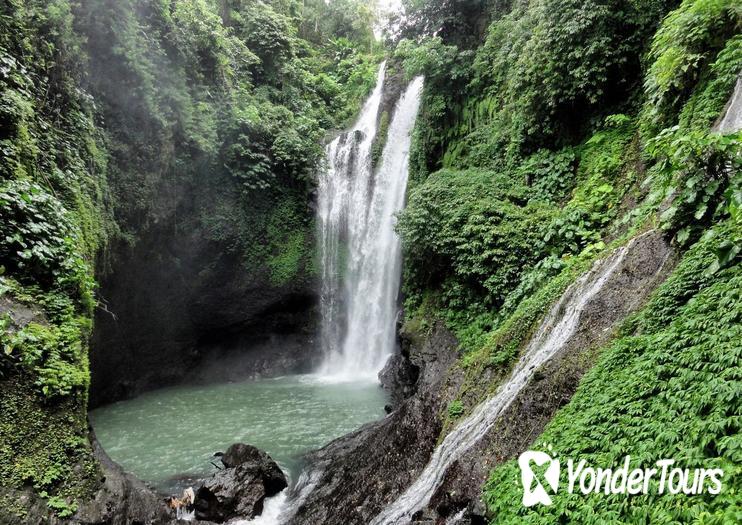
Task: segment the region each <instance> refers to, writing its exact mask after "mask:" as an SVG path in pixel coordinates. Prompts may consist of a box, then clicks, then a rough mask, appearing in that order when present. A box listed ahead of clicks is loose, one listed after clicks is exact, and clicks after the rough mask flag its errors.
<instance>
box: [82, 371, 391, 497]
mask: <svg viewBox="0 0 742 525" xmlns="http://www.w3.org/2000/svg"><path fill="white" fill-rule="evenodd" d="M385 402H386V396H385V393H384V391H383V390H382V388H381V387H380V386H379V383H378V382H370V381H369V382H362V383H357V382H356V383H332V382H327V381H324V380H322V378H320V377H317V376H312V375H304V376H288V377H282V378H277V379H264V380H257V381H246V382H240V383H227V384H215V385H199V386H179V387H173V388H164V389H161V390H156V391H154V392H149V393H146V394H143V395H141V396H139V397H137V398H136V399H131V400H128V401H120V402H118V403H113V404H111V405H107V406H103V407H100V408H97V409H95V410H93V411H92V412H91V413H90V421H91V424H92V425H93V428H94V430H95V433H96V435H97V437H98V440H99V441H100V443H101V445H102V446H103V448H104V449H105V450H106V452H107V453H108V455H109V456H110V457H111V459H113V460H114V461H116V462H117V463H119V464H120V465H121V466H122V467H123V468H124V469H125V470H126V471H127V472H131V473H133V474H134V475H136V476H137V477H139V478H140V479H143V480H144V481H146V482H148V483H149V484H150V485H152V486H153V487H155V488H156V489H158V490H160V491H162V492H164V493H168V494H170V493H172V494H179V493H180V492H181V491H182V490H183V489H184V488H185V487H188V486H190V485H192V484H193V481H194V479H195V478H199V477H202V476H204V475H208V474H210V473H212V472H214V471H215V467H214V466H213V465H212V464H211V463H210V462H211V461H214V462H215V463H217V464H219V461H218V459H219V458H215V457H213V455H214V452H217V451H224V450H225V449H226V448H227V447H228V446H229V445H231V444H232V443H236V442H243V443H249V444H251V445H254V446H256V447H258V448H260V449H262V450H265V451H266V452H267V453H268V454H270V456H271V457H272V458H273V459H274V460H275V461H276V462H277V463H278V464H279V465H280V466H281V468H282V469H283V470H284V472H286V473H287V475H288V477H289V478H290V479H291V480H295V479H296V478H297V476H298V474H299V471H300V470H301V467H302V459H301V457H302V455H303V454H304V453H305V452H308V451H309V450H311V449H316V448H318V447H321V446H323V445H325V444H327V443H328V442H330V441H331V440H332V439H334V438H337V437H339V436H341V435H343V434H346V433H348V432H350V431H352V430H355V429H356V428H358V427H359V426H361V425H362V424H364V423H367V422H369V421H373V420H376V419H380V418H381V417H383V415H384V410H383V407H384V403H385Z"/></svg>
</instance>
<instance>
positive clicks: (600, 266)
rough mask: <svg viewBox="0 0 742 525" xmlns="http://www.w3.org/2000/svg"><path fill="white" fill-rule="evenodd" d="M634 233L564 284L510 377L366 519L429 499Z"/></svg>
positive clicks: (394, 523)
mask: <svg viewBox="0 0 742 525" xmlns="http://www.w3.org/2000/svg"><path fill="white" fill-rule="evenodd" d="M637 239H638V238H637ZM637 239H634V240H632V241H631V243H629V244H628V245H627V246H624V247H622V248H620V249H618V250H617V251H615V252H614V253H613V254H612V255H611V256H609V257H608V258H607V259H605V260H601V261H597V262H596V263H595V264H594V265H593V267H592V269H591V270H590V271H589V272H587V273H586V274H585V275H583V276H582V277H581V278H580V279H578V280H577V281H576V282H575V283H573V284H572V285H571V286H570V287H569V288H567V290H566V291H565V292H564V294H562V297H561V298H560V299H559V301H557V303H556V304H554V306H553V307H552V308H551V310H550V311H549V313H548V315H547V316H546V318H545V319H544V320H543V322H542V323H541V325H540V326H539V328H538V330H537V332H536V334H535V336H534V337H533V338H532V339H531V341H530V342H529V344H528V345H527V347H526V349H525V350H524V352H523V354H522V356H521V358H520V359H519V361H518V363H517V364H516V365H515V368H514V370H513V371H512V373H511V375H510V377H509V379H508V380H507V381H506V382H505V383H503V384H502V385H501V386H500V388H499V389H498V390H497V392H496V393H495V394H494V395H493V396H492V397H490V398H489V399H487V400H486V401H484V402H482V403H481V404H479V405H478V406H477V407H476V408H475V409H474V411H473V412H472V413H471V415H470V416H468V417H467V418H465V419H464V420H463V421H461V422H460V423H459V424H458V425H457V426H456V427H455V428H454V429H453V430H452V431H451V432H450V433H449V434H448V435H447V436H446V437H445V438H444V439H443V442H441V444H440V445H438V447H437V448H436V449H435V451H433V455H432V456H431V458H430V461H429V462H428V464H427V465H426V466H425V469H424V470H423V472H422V473H421V474H420V476H419V477H418V478H417V480H415V481H414V482H413V483H412V485H411V486H410V487H409V488H408V489H407V490H406V491H405V492H404V493H403V494H402V495H401V496H400V497H399V498H397V500H396V501H394V502H393V503H392V504H391V505H389V506H388V507H387V508H386V509H384V510H383V511H382V512H381V513H379V515H378V516H376V518H375V519H374V520H373V521H372V522H371V523H372V525H401V524H403V523H408V522H409V521H410V518H411V516H412V515H413V514H414V513H415V512H417V511H418V510H420V509H422V508H423V507H424V506H425V505H426V504H427V503H428V501H429V500H430V498H431V497H432V496H433V494H434V493H435V491H436V489H437V488H438V486H439V485H440V482H441V480H442V479H443V476H444V475H445V473H446V471H447V470H448V468H449V467H450V466H451V464H452V463H453V462H454V461H456V460H457V459H459V458H460V457H461V456H462V454H464V453H465V452H466V451H467V450H469V449H470V448H471V447H472V446H473V445H475V444H476V443H477V442H478V441H479V440H480V439H481V438H482V437H483V436H484V435H485V434H486V433H487V432H488V431H489V430H490V429H491V428H492V426H493V425H494V424H495V422H496V421H497V419H498V418H499V417H500V415H501V414H503V412H504V411H505V410H506V409H507V408H508V407H509V406H510V404H511V403H512V402H513V400H514V399H515V398H516V396H517V395H518V393H520V391H521V390H522V389H523V388H524V387H525V386H526V384H527V383H528V381H529V379H530V378H531V376H532V375H533V373H534V371H535V370H537V369H538V368H539V367H540V366H541V365H543V364H544V363H546V362H547V361H548V360H549V359H551V358H552V357H554V356H555V355H556V354H557V353H558V352H559V350H560V349H562V348H563V347H564V346H565V344H566V343H567V342H568V341H569V340H570V338H571V337H572V335H574V333H575V331H576V330H577V328H578V326H579V322H580V318H581V316H582V313H583V312H584V311H585V308H586V307H587V305H588V304H589V303H590V301H591V300H592V299H593V297H595V295H596V294H597V293H598V292H599V291H600V290H601V288H602V287H603V285H604V284H605V283H606V281H607V280H608V279H609V278H610V277H611V275H612V274H613V273H614V272H615V271H616V269H617V268H618V267H619V265H620V263H621V261H622V260H623V259H624V257H625V256H626V254H627V252H628V251H629V250H630V249H631V247H632V245H633V243H634V242H635V241H636V240H637Z"/></svg>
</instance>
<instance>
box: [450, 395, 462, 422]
mask: <svg viewBox="0 0 742 525" xmlns="http://www.w3.org/2000/svg"><path fill="white" fill-rule="evenodd" d="M463 413H464V405H463V403H461V401H460V400H458V399H454V400H453V401H451V402H450V403H449V404H448V417H450V418H452V419H456V418H457V417H459V416H461V415H462V414H463Z"/></svg>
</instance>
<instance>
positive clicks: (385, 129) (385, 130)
mask: <svg viewBox="0 0 742 525" xmlns="http://www.w3.org/2000/svg"><path fill="white" fill-rule="evenodd" d="M388 134H389V112H388V111H384V112H383V113H382V114H381V117H380V118H379V129H378V130H377V132H376V136H375V137H374V142H373V144H372V145H371V166H373V167H376V166H377V165H378V164H379V162H380V161H381V156H382V154H383V153H384V147H385V146H386V141H387V139H388V138H389V137H388Z"/></svg>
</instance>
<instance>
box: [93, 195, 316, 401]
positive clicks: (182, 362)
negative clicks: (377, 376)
mask: <svg viewBox="0 0 742 525" xmlns="http://www.w3.org/2000/svg"><path fill="white" fill-rule="evenodd" d="M175 184H178V183H177V182H175ZM181 184H183V187H181V188H180V192H181V193H182V194H183V195H182V196H181V198H180V199H181V200H180V204H179V206H177V207H176V208H174V209H173V210H172V212H171V213H170V214H169V215H168V216H167V217H163V218H160V219H159V220H157V221H151V222H149V223H147V224H144V225H142V227H143V230H142V231H141V232H140V233H139V234H138V237H137V240H136V241H135V242H134V244H133V245H129V244H127V243H126V242H125V241H119V242H118V243H117V244H116V245H114V246H113V247H112V248H111V250H110V254H109V256H108V261H109V267H108V268H106V269H105V271H102V272H101V275H102V278H101V279H100V281H101V289H100V297H101V298H102V301H103V303H104V304H105V308H101V309H99V310H98V311H97V314H96V319H95V331H94V335H93V341H92V345H91V346H92V348H91V355H90V365H91V375H92V383H91V394H90V403H91V406H92V407H95V406H98V405H101V404H104V403H107V402H112V401H116V400H119V399H124V398H128V397H132V396H134V395H137V394H139V393H141V392H142V391H144V390H149V389H153V388H157V387H161V386H167V385H171V384H175V383H179V382H181V381H183V380H185V379H188V380H189V381H199V380H205V381H209V380H222V379H240V378H243V377H254V376H256V375H270V374H281V373H286V372H291V371H300V370H305V369H307V368H309V367H310V366H311V364H310V362H311V360H312V359H313V358H314V357H315V352H314V350H315V348H314V337H313V331H314V330H315V326H316V318H315V304H316V293H315V290H316V286H315V282H314V280H313V277H312V275H309V274H308V272H300V275H298V276H296V278H295V279H293V280H291V281H290V282H288V283H286V284H281V285H276V284H274V283H273V281H272V279H271V274H270V271H269V269H268V268H266V267H265V265H264V264H263V265H260V264H255V265H250V264H248V262H247V261H246V257H245V255H244V253H242V252H240V251H239V250H234V249H233V246H232V244H233V242H234V240H233V239H225V240H224V241H218V240H213V238H211V237H210V235H209V232H208V231H206V226H205V223H206V221H205V220H204V216H205V217H207V218H208V217H209V216H211V215H215V214H216V213H217V211H216V210H215V209H214V207H213V205H212V203H211V201H212V200H216V199H217V198H219V199H222V200H223V199H225V194H226V198H228V195H229V193H228V192H226V191H225V192H220V191H219V188H199V189H198V190H195V189H192V188H189V187H188V186H186V185H185V183H181ZM195 195H199V196H200V197H199V198H200V199H201V200H199V201H195V200H194V199H195ZM237 205H238V203H237V202H235V203H234V206H237ZM227 206H229V203H227ZM309 213H310V211H309V210H308V211H307V214H309ZM230 234H231V235H232V236H239V231H233V232H230ZM212 237H213V236H212ZM307 242H311V239H308V241H307ZM310 249H311V248H309V247H308V248H307V250H310ZM218 359H227V360H228V362H229V363H230V366H229V367H226V368H225V367H222V368H220V367H217V366H214V364H213V363H214V361H216V360H218ZM226 370H228V371H229V375H228V376H227V377H225V376H224V375H223V374H222V372H225V371H226Z"/></svg>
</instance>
